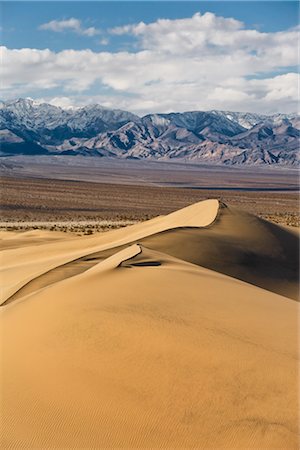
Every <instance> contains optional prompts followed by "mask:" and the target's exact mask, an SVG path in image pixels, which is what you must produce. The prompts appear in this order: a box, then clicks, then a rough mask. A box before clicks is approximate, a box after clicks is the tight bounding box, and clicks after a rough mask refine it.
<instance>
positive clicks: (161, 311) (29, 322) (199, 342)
mask: <svg viewBox="0 0 300 450" xmlns="http://www.w3.org/2000/svg"><path fill="white" fill-rule="evenodd" d="M297 308H298V304H297V303H296V302H294V301H292V300H289V299H287V298H285V297H281V296H279V295H277V294H274V293H271V292H268V291H266V290H263V289H260V288H258V287H255V286H253V285H250V284H247V283H244V282H242V281H239V280H236V279H234V278H231V277H228V276H225V275H222V274H219V273H216V272H213V271H211V270H208V269H205V268H201V267H199V266H197V265H194V264H191V263H188V262H185V261H182V260H180V259H177V258H174V257H172V256H169V255H167V254H164V253H161V252H157V251H154V250H152V249H147V248H145V247H144V246H141V245H137V244H135V245H132V246H129V247H128V246H127V247H126V248H124V249H123V250H122V251H120V252H118V253H116V254H114V255H112V256H111V257H109V258H107V259H105V260H103V261H102V262H100V263H98V264H96V265H94V266H93V267H91V268H90V269H89V270H86V271H85V272H82V273H81V274H78V275H76V276H73V277H70V278H68V279H65V280H61V281H59V282H55V283H53V284H52V285H49V286H47V287H45V288H44V289H41V290H39V291H36V292H34V293H32V294H29V295H27V296H25V297H23V298H22V299H20V300H19V301H16V302H13V303H11V304H10V305H7V306H4V307H3V308H2V309H1V321H2V330H3V331H2V332H3V336H4V339H3V361H4V364H3V369H4V370H3V374H2V385H3V395H2V397H3V402H2V403H3V421H2V422H3V427H2V428H3V429H2V439H3V441H2V448H15V449H20V448H30V449H32V448H47V449H54V448H55V449H58V448H162V449H163V448H172V449H173V448H214V449H216V448H220V449H232V448H237V449H241V448H253V449H257V448H264V449H275V448H278V449H282V448H289V449H296V448H298V442H299V441H298V438H299V434H298V432H299V429H298V405H297V395H296V392H297V388H298V386H297V382H298V372H297Z"/></svg>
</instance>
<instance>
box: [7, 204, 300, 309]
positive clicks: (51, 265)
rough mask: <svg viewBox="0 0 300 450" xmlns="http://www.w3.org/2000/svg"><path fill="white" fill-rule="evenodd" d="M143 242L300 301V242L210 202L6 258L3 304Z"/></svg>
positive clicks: (9, 253) (279, 229)
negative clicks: (299, 275)
mask: <svg viewBox="0 0 300 450" xmlns="http://www.w3.org/2000/svg"><path fill="white" fill-rule="evenodd" d="M134 242H138V243H141V244H143V245H144V246H146V247H147V248H151V249H153V250H157V251H160V252H163V253H166V254H168V255H171V256H175V257H177V258H179V259H182V260H184V261H187V262H191V263H193V264H197V265H199V266H201V267H206V268H209V269H212V270H214V271H217V272H219V273H223V274H227V275H230V276H232V277H235V278H238V279H240V280H243V281H246V282H248V283H251V284H254V285H256V286H259V287H262V288H264V289H268V290H270V291H273V292H275V293H278V294H280V295H283V296H285V297H288V298H292V299H294V300H298V298H299V295H298V267H299V235H297V234H296V233H294V232H292V231H291V230H288V229H286V228H283V227H280V226H278V225H275V224H272V223H270V222H267V221H265V220H262V219H260V218H258V217H256V216H254V215H251V214H247V213H245V212H242V211H239V210H236V209H235V208H231V207H227V206H226V205H224V204H220V203H219V202H218V201H216V200H207V201H204V202H200V203H197V204H195V205H192V206H189V207H187V208H184V209H182V210H180V211H178V212H175V213H172V214H170V215H168V216H166V217H158V218H156V219H153V220H150V221H148V222H144V223H142V224H138V225H134V226H131V227H127V228H126V229H121V230H117V231H113V232H110V233H105V234H104V235H101V236H96V237H91V238H83V239H80V240H78V238H77V239H73V240H69V241H67V240H66V241H63V242H62V241H60V242H56V243H52V244H45V245H44V246H42V247H37V246H35V247H27V248H24V249H22V250H21V249H20V250H11V251H6V252H4V253H5V259H6V261H7V267H6V269H5V270H6V271H5V273H4V281H5V283H4V285H5V286H4V289H3V300H2V301H3V303H6V304H7V303H9V302H11V301H14V300H16V299H18V298H20V297H22V296H24V295H27V294H29V293H31V292H34V291H35V290H37V289H40V288H42V287H45V286H47V285H49V284H51V283H53V282H56V281H59V280H62V279H64V278H66V277H69V276H73V275H76V274H78V273H81V272H83V271H84V270H87V269H88V268H90V267H92V266H93V265H95V264H97V263H98V262H100V261H101V260H103V259H105V258H107V257H109V256H111V255H112V254H114V253H116V252H118V251H120V250H122V249H123V248H125V247H126V246H128V244H130V243H134Z"/></svg>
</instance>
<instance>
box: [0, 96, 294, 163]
mask: <svg viewBox="0 0 300 450" xmlns="http://www.w3.org/2000/svg"><path fill="white" fill-rule="evenodd" d="M299 136H300V119H299V117H298V116H297V114H274V115H271V116H267V115H262V114H254V113H243V112H229V111H215V110H213V111H191V112H183V113H169V114H149V115H146V116H144V117H139V116H137V115H135V114H132V113H130V112H127V111H121V110H117V109H107V108H104V107H102V106H100V105H89V106H84V107H81V108H68V109H63V108H60V107H57V106H53V105H50V104H47V103H37V102H35V101H33V100H31V99H18V100H15V101H7V102H0V156H7V155H12V154H13V155H15V154H22V155H32V154H34V155H38V154H41V155H43V154H44V155H53V154H55V155H74V156H76V155H87V156H89V155H90V156H99V157H105V156H107V157H115V158H125V159H126V158H130V159H151V160H163V161H171V160H175V161H177V160H178V161H185V162H189V161H191V162H194V163H195V162H197V163H201V164H226V165H277V166H287V167H288V166H289V167H292V166H297V165H299V162H300V159H299V152H298V148H299Z"/></svg>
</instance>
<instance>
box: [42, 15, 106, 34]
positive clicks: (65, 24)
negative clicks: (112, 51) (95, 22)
mask: <svg viewBox="0 0 300 450" xmlns="http://www.w3.org/2000/svg"><path fill="white" fill-rule="evenodd" d="M39 30H50V31H54V32H55V33H62V32H63V31H73V32H75V33H77V34H81V35H83V36H89V37H92V36H96V35H97V34H100V33H101V31H100V30H97V29H96V28H95V27H89V28H84V27H83V26H82V24H81V21H80V20H78V19H75V18H74V17H71V18H70V19H67V20H51V21H50V22H48V23H44V24H42V25H40V26H39Z"/></svg>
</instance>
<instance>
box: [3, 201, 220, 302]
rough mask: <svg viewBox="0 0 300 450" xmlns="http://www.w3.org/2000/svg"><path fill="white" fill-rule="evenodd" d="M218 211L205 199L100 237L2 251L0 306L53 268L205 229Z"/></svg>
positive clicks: (213, 203)
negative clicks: (176, 232)
mask: <svg viewBox="0 0 300 450" xmlns="http://www.w3.org/2000/svg"><path fill="white" fill-rule="evenodd" d="M218 210H219V202H218V201H217V200H205V201H203V202H200V203H197V204H195V205H191V206H188V207H186V208H183V209H181V210H179V211H175V212H174V213H171V214H169V215H168V216H166V217H157V218H155V219H152V220H148V221H147V222H144V223H140V224H137V225H132V226H130V227H126V228H123V229H119V230H115V231H111V232H109V233H103V235H101V236H92V237H87V238H82V239H81V240H78V239H77V238H74V239H69V240H65V241H63V242H62V241H60V242H56V243H50V244H49V243H46V244H45V245H44V246H43V247H41V246H33V247H30V246H29V247H28V246H27V247H26V248H23V249H22V250H21V249H12V250H4V251H2V252H1V257H2V260H3V261H5V267H4V264H3V265H2V267H3V268H2V270H1V271H0V279H1V285H2V289H1V299H0V303H3V302H5V301H6V300H7V299H8V298H9V297H10V296H12V295H13V294H14V293H15V292H17V291H18V290H19V289H20V288H21V287H22V286H24V285H25V284H26V283H28V282H30V281H31V280H33V279H35V278H36V277H38V276H40V275H42V274H43V273H46V272H47V271H49V270H52V269H54V268H55V267H58V266H61V265H63V264H66V263H68V262H70V261H73V260H75V259H78V258H80V257H83V256H86V255H87V254H89V253H92V252H95V251H100V250H105V249H109V248H114V247H117V246H119V245H124V244H128V243H130V242H132V241H135V240H137V239H141V238H144V237H145V236H149V235H151V234H155V233H159V232H161V231H165V230H168V229H170V228H173V227H181V226H191V227H205V226H208V225H209V224H211V223H213V221H214V220H215V218H216V216H217V214H218ZM20 239H21V237H20Z"/></svg>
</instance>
